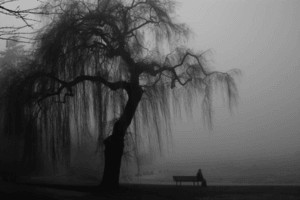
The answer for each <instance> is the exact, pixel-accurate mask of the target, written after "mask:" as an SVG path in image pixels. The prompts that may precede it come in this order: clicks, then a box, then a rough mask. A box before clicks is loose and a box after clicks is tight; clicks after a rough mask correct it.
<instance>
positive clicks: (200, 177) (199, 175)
mask: <svg viewBox="0 0 300 200" xmlns="http://www.w3.org/2000/svg"><path fill="white" fill-rule="evenodd" d="M196 176H197V179H198V180H199V181H201V186H202V187H207V183H206V179H205V178H204V177H203V174H202V171H201V169H199V170H198V172H197V175H196Z"/></svg>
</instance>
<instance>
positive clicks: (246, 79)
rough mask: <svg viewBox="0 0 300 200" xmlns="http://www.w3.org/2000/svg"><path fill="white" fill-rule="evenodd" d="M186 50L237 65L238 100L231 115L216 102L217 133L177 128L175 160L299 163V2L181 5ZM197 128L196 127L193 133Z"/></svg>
mask: <svg viewBox="0 0 300 200" xmlns="http://www.w3.org/2000/svg"><path fill="white" fill-rule="evenodd" d="M179 8H180V9H179V12H178V13H179V16H180V19H181V20H183V21H184V22H186V23H188V24H189V25H190V27H191V28H192V30H193V32H194V37H193V38H191V42H190V45H191V46H193V47H194V48H195V49H202V50H206V49H211V50H212V52H213V56H212V58H213V59H212V61H211V65H212V66H214V68H216V69H218V70H225V71H226V70H228V69H231V68H239V69H241V70H242V73H243V75H242V76H241V78H239V81H238V84H239V91H240V101H239V105H238V107H237V109H235V111H234V112H233V113H234V114H233V115H231V114H229V113H228V111H226V109H224V108H223V106H224V104H222V103H221V101H217V105H216V107H215V120H214V124H215V126H214V129H213V131H212V132H210V133H209V132H208V131H207V130H206V129H204V128H200V130H199V129H197V128H195V127H196V126H198V127H199V125H198V124H199V121H200V120H197V119H196V118H195V119H194V120H193V121H194V123H191V122H183V123H180V124H178V123H177V125H178V126H177V131H176V133H175V136H174V140H175V141H176V142H175V147H174V152H175V155H176V156H175V157H182V156H189V157H192V158H193V159H197V157H198V158H199V159H201V157H202V158H204V157H208V158H210V159H221V160H242V161H243V160H247V159H251V160H254V161H256V160H257V161H261V160H272V159H273V160H283V161H285V160H297V161H299V158H300V80H299V76H300V56H299V53H300V21H299V19H300V13H299V10H300V1H297V0H285V1H283V0H251V1H246V0H225V1H220V0H209V1H208V0H202V1H197V0H184V1H181V3H180V5H179ZM191 127H194V128H191Z"/></svg>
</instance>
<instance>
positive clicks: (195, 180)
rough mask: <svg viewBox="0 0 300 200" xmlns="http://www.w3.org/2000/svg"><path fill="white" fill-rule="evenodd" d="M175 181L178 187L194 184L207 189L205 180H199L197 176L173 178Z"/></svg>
mask: <svg viewBox="0 0 300 200" xmlns="http://www.w3.org/2000/svg"><path fill="white" fill-rule="evenodd" d="M173 180H174V181H175V182H176V185H182V182H193V185H194V186H195V185H200V184H199V183H200V182H201V186H202V187H206V180H205V179H198V178H197V176H173Z"/></svg>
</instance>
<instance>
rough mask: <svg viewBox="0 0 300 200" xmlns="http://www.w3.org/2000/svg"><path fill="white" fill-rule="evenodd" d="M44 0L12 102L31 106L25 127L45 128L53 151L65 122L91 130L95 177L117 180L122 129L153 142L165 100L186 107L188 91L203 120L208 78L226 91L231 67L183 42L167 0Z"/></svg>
mask: <svg viewBox="0 0 300 200" xmlns="http://www.w3.org/2000/svg"><path fill="white" fill-rule="evenodd" d="M53 2H54V5H55V3H57V2H59V4H60V5H59V6H54V7H52V8H53V9H54V10H55V12H54V13H56V14H55V15H53V16H52V18H51V22H50V23H49V24H48V25H47V26H46V27H45V28H44V29H43V30H42V32H41V34H40V35H39V37H38V39H39V42H38V44H37V50H36V54H35V57H36V59H35V61H34V62H33V63H31V66H33V69H34V70H33V71H34V72H32V73H29V75H26V77H27V78H25V79H24V81H25V82H27V83H30V84H29V85H31V86H30V87H26V88H27V89H26V92H25V93H26V94H27V93H31V95H30V98H27V99H29V100H28V101H27V102H26V103H23V104H22V106H23V107H24V105H25V106H27V109H23V110H22V112H23V113H24V112H26V113H27V115H32V114H30V113H35V117H32V119H33V122H34V124H35V125H34V126H30V127H35V128H34V130H35V132H38V131H39V132H41V133H43V134H44V135H45V137H46V138H50V140H49V141H51V142H50V143H49V144H48V146H49V148H50V150H49V148H48V151H49V152H50V154H51V155H52V156H51V157H52V158H53V159H58V158H59V156H58V154H59V152H66V153H65V155H67V154H68V152H69V151H68V150H66V146H68V145H69V144H70V135H71V134H72V131H75V130H77V132H79V133H83V132H87V130H90V129H93V130H97V131H98V132H99V141H100V142H104V147H105V151H104V157H105V165H104V172H103V179H102V185H104V186H109V187H113V186H117V185H118V184H119V175H120V167H121V160H122V156H123V153H124V143H125V139H126V138H127V137H128V136H130V138H133V139H132V140H127V139H126V141H129V143H130V142H131V143H132V144H135V145H137V146H138V143H139V141H141V140H145V139H149V140H152V139H153V138H156V139H155V141H157V142H159V141H160V137H161V136H162V135H164V134H167V133H168V132H170V125H169V124H170V123H169V122H170V117H171V116H170V115H171V113H172V112H171V109H177V108H178V107H181V106H182V104H183V103H185V107H187V108H188V107H190V108H191V107H192V105H193V104H192V103H193V99H195V98H200V99H201V100H202V106H203V107H202V109H203V113H204V117H205V118H206V119H208V122H210V120H211V104H212V89H213V87H214V85H219V86H221V88H222V89H223V90H224V91H225V93H226V94H227V97H228V102H229V105H231V104H232V103H233V102H234V101H235V98H236V94H237V89H236V86H235V82H234V79H233V74H234V73H235V71H231V72H218V71H212V70H210V69H209V67H208V66H206V65H205V63H204V60H203V53H195V52H193V51H191V50H189V49H188V48H186V47H184V46H183V45H184V43H185V42H186V41H187V38H188V34H189V30H188V28H187V27H186V26H185V25H184V24H180V23H178V22H176V20H175V19H174V2H173V1H171V0H130V1H121V0H110V1H109V0H98V1H84V0H81V1H80V0H76V1H53ZM49 5H50V4H49ZM28 80H30V81H28ZM19 85H22V86H24V84H23V83H22V84H19ZM18 95H20V92H18ZM27 96H28V95H27ZM22 102H23V101H22ZM28 102H31V103H28ZM22 106H21V107H22ZM19 113H20V112H19ZM12 118H13V117H12ZM25 119H28V117H27V118H25ZM30 119H31V118H30ZM27 121H28V120H27ZM28 123H29V122H28ZM30 123H31V124H32V122H30ZM72 127H73V128H72ZM74 127H75V128H74ZM91 127H92V128H91ZM78 129H80V130H79V131H78ZM32 132H33V131H31V134H32ZM40 135H41V134H40ZM51 138H52V139H51ZM59 149H64V151H60V150H59Z"/></svg>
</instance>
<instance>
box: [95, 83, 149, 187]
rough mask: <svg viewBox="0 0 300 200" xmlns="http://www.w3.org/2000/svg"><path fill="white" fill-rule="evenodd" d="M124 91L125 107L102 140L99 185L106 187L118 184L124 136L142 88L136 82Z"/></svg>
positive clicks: (139, 98)
mask: <svg viewBox="0 0 300 200" xmlns="http://www.w3.org/2000/svg"><path fill="white" fill-rule="evenodd" d="M126 91H127V93H128V101H127V103H126V106H125V109H124V111H123V113H122V115H121V116H120V118H119V119H118V120H117V122H116V123H115V124H114V127H113V132H112V134H111V135H110V136H109V137H107V138H106V139H105V141H104V146H105V152H104V157H105V165H104V172H103V179H102V183H101V185H102V186H103V187H107V188H117V187H118V186H119V177H120V169H121V161H122V155H123V150H124V137H125V135H126V131H127V128H128V127H129V125H130V123H131V121H132V119H133V116H134V113H135V111H136V109H137V107H138V104H139V102H140V100H141V98H142V95H143V90H142V88H141V87H140V86H139V85H137V84H136V85H131V86H130V87H129V88H127V90H126Z"/></svg>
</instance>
